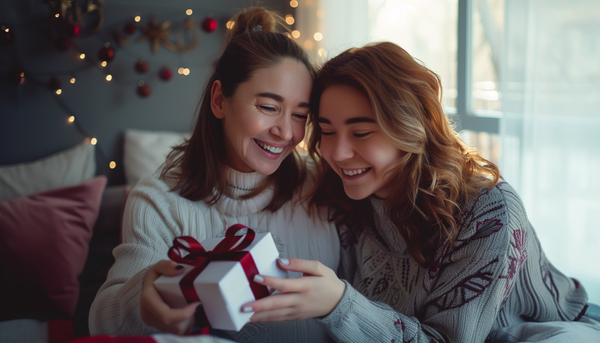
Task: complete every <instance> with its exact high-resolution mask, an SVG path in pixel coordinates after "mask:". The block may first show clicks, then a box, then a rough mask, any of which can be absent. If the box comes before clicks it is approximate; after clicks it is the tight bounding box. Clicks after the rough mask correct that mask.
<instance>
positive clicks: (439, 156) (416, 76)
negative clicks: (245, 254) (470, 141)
mask: <svg viewBox="0 0 600 343" xmlns="http://www.w3.org/2000/svg"><path fill="white" fill-rule="evenodd" d="M440 84H441V83H440V80H439V78H438V76H437V75H436V74H435V73H433V72H431V71H430V70H429V69H427V68H426V67H424V66H422V65H421V64H420V63H419V62H417V61H416V60H415V59H413V58H412V57H411V56H410V55H409V54H408V53H407V52H406V51H404V50H403V49H402V48H400V47H399V46H397V45H395V44H392V43H379V44H374V45H368V46H365V47H363V48H356V49H350V50H347V51H345V52H343V53H342V54H340V55H339V56H337V57H335V58H333V59H332V60H330V61H328V62H327V63H326V64H325V66H324V67H323V69H322V70H321V71H320V72H319V74H318V76H317V79H316V80H315V84H314V87H313V91H312V96H311V106H312V108H311V116H312V117H311V121H312V123H313V124H314V130H313V133H312V136H311V140H310V151H311V152H312V153H313V154H314V155H316V156H317V157H320V158H322V159H324V160H325V161H326V163H323V164H322V173H321V175H322V178H321V180H320V182H319V183H318V184H317V188H316V191H315V193H314V196H313V197H312V202H313V204H318V205H322V204H326V205H329V206H330V208H331V212H330V213H331V220H333V221H335V222H336V223H337V224H338V225H340V240H341V244H342V260H341V262H340V264H341V268H340V271H339V276H340V278H343V279H345V280H340V279H338V277H337V276H336V275H335V273H334V272H333V271H332V270H331V269H330V268H327V267H324V266H323V265H322V264H320V263H319V262H317V261H306V260H299V259H286V260H283V261H280V263H279V264H280V265H281V267H282V268H284V269H287V270H293V271H297V272H302V273H304V275H305V276H304V277H301V278H299V279H296V280H283V279H276V278H271V277H266V276H264V277H263V276H257V277H256V278H255V280H256V281H257V282H259V283H261V284H263V285H267V286H270V287H273V288H275V289H277V290H279V291H281V292H282V293H280V294H275V295H272V296H270V297H267V298H265V299H261V300H258V301H255V302H252V303H249V304H247V305H245V306H244V310H247V311H255V312H256V313H255V314H254V315H253V317H252V321H253V322H261V321H277V320H297V319H303V318H308V317H317V321H318V322H320V323H321V324H323V325H324V326H325V327H326V328H327V330H328V331H329V333H330V334H331V335H332V337H334V339H336V340H337V341H339V342H415V343H416V342H427V343H430V342H461V343H467V342H484V341H485V342H488V341H489V342H497V341H501V342H521V341H528V342H530V341H536V342H537V341H546V340H547V341H548V342H565V341H569V342H571V341H573V342H575V341H595V340H597V339H598V338H600V330H599V329H598V328H599V327H600V324H599V323H598V322H596V321H594V320H592V319H590V318H588V317H586V316H584V314H585V311H586V308H587V293H586V291H585V290H584V288H583V287H582V285H581V284H580V283H579V282H577V281H576V280H574V279H570V278H567V277H566V276H565V275H563V274H562V273H561V272H559V271H558V270H557V269H555V268H554V267H553V266H552V264H550V262H549V261H548V260H547V259H546V257H545V255H544V253H543V251H542V249H541V247H540V244H539V241H538V239H537V237H536V235H535V232H534V229H533V227H532V226H531V224H530V223H529V221H528V219H527V215H526V212H525V209H524V207H523V204H522V202H521V200H520V198H519V197H518V195H517V194H516V192H515V191H514V189H513V188H512V187H511V186H510V185H509V184H507V183H506V182H504V181H501V180H500V173H499V171H498V168H497V167H496V166H495V165H494V164H493V163H492V162H490V161H488V160H486V159H484V158H483V157H481V156H480V155H479V154H478V153H477V151H475V150H473V149H470V148H469V147H468V146H467V145H466V144H465V143H464V142H463V141H462V140H461V138H460V136H459V135H458V134H457V133H456V132H455V131H454V130H453V128H452V127H451V125H450V123H449V122H448V119H447V118H446V115H445V114H444V112H443V110H442V106H441V103H440V99H441V93H442V91H441V86H440Z"/></svg>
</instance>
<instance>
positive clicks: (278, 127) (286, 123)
mask: <svg viewBox="0 0 600 343" xmlns="http://www.w3.org/2000/svg"><path fill="white" fill-rule="evenodd" d="M291 117H292V116H291V115H288V114H282V115H281V116H279V118H277V120H276V121H275V123H274V125H273V127H271V130H270V132H271V133H272V134H273V135H275V136H277V137H279V138H281V140H284V141H290V140H292V137H293V136H294V130H293V129H292V118H291Z"/></svg>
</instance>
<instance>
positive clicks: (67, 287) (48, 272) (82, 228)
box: [0, 176, 106, 320]
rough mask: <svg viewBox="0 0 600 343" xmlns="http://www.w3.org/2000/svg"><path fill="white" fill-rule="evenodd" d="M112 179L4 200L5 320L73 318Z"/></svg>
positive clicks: (0, 209) (1, 286) (1, 271)
mask: <svg viewBox="0 0 600 343" xmlns="http://www.w3.org/2000/svg"><path fill="white" fill-rule="evenodd" d="M105 186H106V177H105V176H98V177H95V178H92V179H90V180H88V181H85V182H83V183H81V184H79V185H75V186H69V187H63V188H58V189H53V190H49V191H45V192H41V193H37V194H33V195H29V196H25V197H20V198H16V199H10V200H7V201H3V202H0V275H2V279H3V282H1V283H0V303H1V304H2V306H1V307H0V320H10V319H19V318H33V319H39V320H47V319H55V318H63V319H71V318H72V316H73V312H74V310H75V305H76V303H77V298H78V294H79V282H78V279H77V278H78V276H79V275H80V274H81V272H82V270H83V267H84V264H85V260H86V257H87V253H88V244H89V241H90V238H91V237H92V228H93V226H94V223H95V222H96V218H97V216H98V210H99V208H100V200H101V198H102V194H103V191H104V188H105Z"/></svg>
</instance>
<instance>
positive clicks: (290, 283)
mask: <svg viewBox="0 0 600 343" xmlns="http://www.w3.org/2000/svg"><path fill="white" fill-rule="evenodd" d="M254 282H256V283H258V284H261V285H264V286H267V287H271V288H273V289H276V290H278V291H279V292H281V293H295V292H299V291H301V290H302V287H303V285H304V283H303V282H302V280H300V279H280V278H276V277H272V276H265V275H255V276H254Z"/></svg>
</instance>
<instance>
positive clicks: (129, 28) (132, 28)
mask: <svg viewBox="0 0 600 343" xmlns="http://www.w3.org/2000/svg"><path fill="white" fill-rule="evenodd" d="M123 31H124V32H125V33H126V34H128V35H131V34H133V33H134V32H135V25H133V23H128V24H125V26H123Z"/></svg>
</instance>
